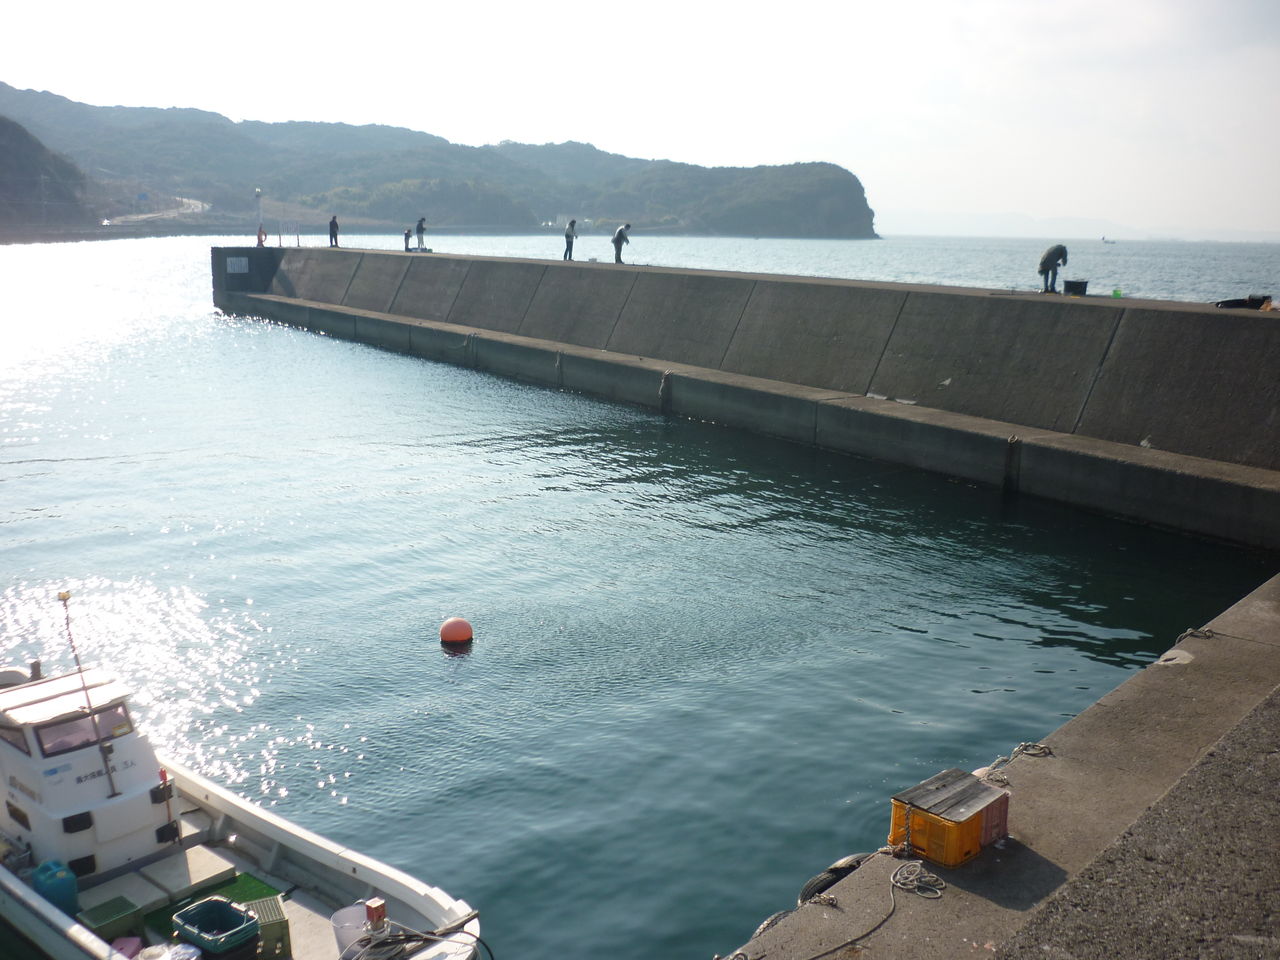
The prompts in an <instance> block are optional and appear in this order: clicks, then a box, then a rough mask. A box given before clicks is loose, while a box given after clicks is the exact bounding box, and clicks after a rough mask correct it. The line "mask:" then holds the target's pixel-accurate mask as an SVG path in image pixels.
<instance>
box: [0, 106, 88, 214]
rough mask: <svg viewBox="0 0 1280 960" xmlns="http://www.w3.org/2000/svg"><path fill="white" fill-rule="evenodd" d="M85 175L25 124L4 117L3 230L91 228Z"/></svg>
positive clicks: (0, 140) (0, 160)
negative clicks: (9, 227) (10, 227)
mask: <svg viewBox="0 0 1280 960" xmlns="http://www.w3.org/2000/svg"><path fill="white" fill-rule="evenodd" d="M85 188H86V184H85V178H84V174H83V173H81V172H80V170H78V169H77V168H76V165H75V164H74V163H71V161H69V160H67V159H66V158H65V157H60V156H58V155H57V154H55V153H51V152H50V151H49V150H48V149H47V148H46V147H45V145H44V144H42V143H41V142H40V141H39V140H37V139H36V138H35V137H33V136H32V135H31V134H30V133H29V132H28V131H27V130H26V128H24V127H23V126H22V124H20V123H15V122H14V121H13V120H10V119H9V118H8V117H4V116H0V224H6V225H15V224H21V225H27V224H33V225H44V224H49V225H64V224H65V225H78V224H85V223H88V222H90V220H91V219H92V213H91V212H90V210H89V208H88V206H87V205H86V203H85V199H84V191H85Z"/></svg>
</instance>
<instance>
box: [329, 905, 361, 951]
mask: <svg viewBox="0 0 1280 960" xmlns="http://www.w3.org/2000/svg"><path fill="white" fill-rule="evenodd" d="M329 922H330V923H331V924H333V936H334V939H335V940H337V941H338V956H339V957H343V956H345V955H346V952H347V948H348V947H350V946H351V945H352V944H353V943H355V942H356V941H357V940H359V939H360V938H361V937H363V936H364V935H365V934H366V933H367V932H368V931H367V930H366V926H367V924H368V920H367V918H366V917H365V912H364V904H363V903H356V904H352V905H351V906H349V907H343V908H342V909H341V910H339V911H338V912H337V913H335V914H334V915H333V916H332V917H330V918H329ZM355 952H356V951H352V953H353V954H354V953H355Z"/></svg>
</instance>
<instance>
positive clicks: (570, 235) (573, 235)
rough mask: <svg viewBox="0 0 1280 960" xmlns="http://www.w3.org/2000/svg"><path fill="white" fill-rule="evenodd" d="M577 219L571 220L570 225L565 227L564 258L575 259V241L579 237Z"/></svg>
mask: <svg viewBox="0 0 1280 960" xmlns="http://www.w3.org/2000/svg"><path fill="white" fill-rule="evenodd" d="M577 223H578V221H577V220H570V221H569V225H568V226H567V227H565V228H564V259H566V260H572V259H573V241H575V240H577V239H578V231H577V230H576V229H574V228H575V226H576V225H577Z"/></svg>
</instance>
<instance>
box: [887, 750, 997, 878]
mask: <svg viewBox="0 0 1280 960" xmlns="http://www.w3.org/2000/svg"><path fill="white" fill-rule="evenodd" d="M890 807H891V811H892V816H891V818H890V822H889V843H890V844H893V845H897V844H899V843H902V842H904V841H905V840H906V839H907V817H908V815H909V816H910V817H911V852H913V853H914V854H915V855H916V856H920V857H923V858H924V859H926V860H928V861H930V862H931V863H936V864H938V865H939V866H942V867H958V866H960V864H962V863H964V862H965V861H967V860H971V859H973V858H974V857H976V856H977V855H978V853H979V851H981V850H982V848H983V847H984V846H987V845H988V844H991V843H994V842H995V841H996V840H999V839H1001V838H1003V837H1005V836H1007V835H1008V820H1009V792H1008V791H1007V790H1001V789H999V788H998V787H993V786H991V785H990V784H987V783H983V782H982V781H981V780H979V779H978V778H977V777H975V776H974V775H973V774H971V773H966V772H965V771H963V770H955V769H952V770H944V771H942V773H939V774H938V775H936V776H933V777H930V778H929V779H928V780H925V781H923V782H922V783H918V784H916V785H915V786H914V787H910V788H908V789H906V790H903V791H901V792H900V793H897V794H895V795H894V796H893V798H892V800H891V801H890Z"/></svg>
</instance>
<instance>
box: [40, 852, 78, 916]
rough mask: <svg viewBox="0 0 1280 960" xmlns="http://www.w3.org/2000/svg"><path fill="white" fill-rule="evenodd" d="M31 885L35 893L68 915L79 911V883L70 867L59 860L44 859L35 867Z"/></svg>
mask: <svg viewBox="0 0 1280 960" xmlns="http://www.w3.org/2000/svg"><path fill="white" fill-rule="evenodd" d="M33 886H34V887H35V891H36V893H38V894H40V896H42V897H44V898H45V899H46V900H48V901H49V902H50V903H52V904H53V905H54V906H55V907H57V908H58V909H59V910H61V911H62V912H63V913H65V914H66V915H67V916H68V917H74V916H75V915H76V914H77V913H79V912H80V885H79V884H78V883H77V882H76V875H75V874H74V873H72V872H71V868H70V867H68V866H67V865H66V864H65V863H63V862H62V861H61V860H46V861H45V862H44V863H42V864H40V866H38V867H36V872H35V876H34V883H33Z"/></svg>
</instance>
